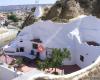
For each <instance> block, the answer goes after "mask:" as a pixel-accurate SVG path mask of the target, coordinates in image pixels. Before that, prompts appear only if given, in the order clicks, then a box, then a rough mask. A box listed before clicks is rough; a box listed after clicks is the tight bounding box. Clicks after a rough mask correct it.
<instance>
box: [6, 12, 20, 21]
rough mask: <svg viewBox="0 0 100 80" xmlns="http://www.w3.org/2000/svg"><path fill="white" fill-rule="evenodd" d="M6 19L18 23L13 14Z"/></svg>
mask: <svg viewBox="0 0 100 80" xmlns="http://www.w3.org/2000/svg"><path fill="white" fill-rule="evenodd" d="M7 17H8V19H9V20H12V21H13V22H18V18H17V17H16V15H14V14H11V15H8V16H7Z"/></svg>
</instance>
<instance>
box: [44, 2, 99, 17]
mask: <svg viewBox="0 0 100 80" xmlns="http://www.w3.org/2000/svg"><path fill="white" fill-rule="evenodd" d="M81 14H85V15H90V14H92V15H94V16H97V17H100V0H59V1H57V2H56V3H55V4H54V6H52V7H51V9H50V10H49V12H48V13H47V15H46V19H52V18H54V17H58V18H60V19H71V18H73V17H76V16H79V15H81Z"/></svg>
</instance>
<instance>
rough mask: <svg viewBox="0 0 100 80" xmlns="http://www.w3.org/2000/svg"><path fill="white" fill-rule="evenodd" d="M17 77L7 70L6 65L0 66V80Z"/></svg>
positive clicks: (14, 73)
mask: <svg viewBox="0 0 100 80" xmlns="http://www.w3.org/2000/svg"><path fill="white" fill-rule="evenodd" d="M15 77H17V73H16V72H15V71H13V70H12V69H10V68H8V65H6V64H3V65H0V80H11V79H13V78H15Z"/></svg>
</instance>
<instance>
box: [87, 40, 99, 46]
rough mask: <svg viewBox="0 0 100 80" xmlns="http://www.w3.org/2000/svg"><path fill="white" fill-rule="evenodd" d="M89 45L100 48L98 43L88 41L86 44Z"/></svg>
mask: <svg viewBox="0 0 100 80" xmlns="http://www.w3.org/2000/svg"><path fill="white" fill-rule="evenodd" d="M86 43H87V44H88V45H90V46H91V45H92V46H100V44H99V43H97V42H94V41H87V42H86Z"/></svg>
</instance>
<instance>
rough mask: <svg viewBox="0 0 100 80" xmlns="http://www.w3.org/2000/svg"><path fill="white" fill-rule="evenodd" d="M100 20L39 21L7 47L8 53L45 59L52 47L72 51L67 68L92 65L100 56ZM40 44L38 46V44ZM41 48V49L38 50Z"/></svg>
mask: <svg viewBox="0 0 100 80" xmlns="http://www.w3.org/2000/svg"><path fill="white" fill-rule="evenodd" d="M99 25H100V20H99V19H97V18H96V17H93V16H85V17H82V18H78V19H76V20H74V21H71V22H69V23H54V22H51V21H45V22H42V21H41V22H36V23H35V24H33V25H31V26H28V27H25V28H24V29H23V30H22V31H21V33H20V34H19V35H18V36H17V38H16V39H15V40H14V41H12V42H11V43H10V44H9V45H7V46H5V47H4V50H5V52H6V54H8V55H19V56H25V57H28V58H31V59H34V58H35V57H36V56H37V54H38V55H40V56H39V57H40V58H41V59H45V58H46V56H47V54H49V53H50V51H51V48H68V49H69V50H70V52H71V60H66V59H65V60H64V61H63V64H64V65H73V64H77V65H79V66H80V67H81V68H84V67H86V66H89V65H90V64H92V63H93V62H95V60H96V59H97V57H98V56H99V54H100V49H99V47H100V39H99V35H97V34H100V27H99ZM37 44H38V45H37ZM38 46H40V50H41V49H42V52H41V51H40V52H39V51H38Z"/></svg>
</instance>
